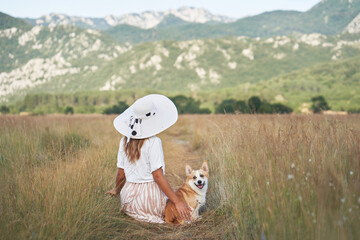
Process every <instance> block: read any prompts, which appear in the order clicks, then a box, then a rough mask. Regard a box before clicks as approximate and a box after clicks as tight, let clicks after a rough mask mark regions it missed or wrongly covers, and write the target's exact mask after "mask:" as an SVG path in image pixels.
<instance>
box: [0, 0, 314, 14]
mask: <svg viewBox="0 0 360 240" xmlns="http://www.w3.org/2000/svg"><path fill="white" fill-rule="evenodd" d="M318 2H320V0H246V1H245V0H130V1H129V0H126V1H124V0H96V1H95V0H0V11H1V12H4V13H7V14H10V15H12V16H15V17H32V18H36V17H40V16H41V15H44V14H48V13H51V12H58V13H65V14H67V15H73V16H87V17H104V16H106V15H110V14H114V15H117V16H118V15H122V14H125V13H140V12H143V11H147V10H155V11H164V10H167V9H176V8H179V7H181V6H192V7H202V8H205V9H208V10H209V11H210V12H212V13H214V14H221V15H225V16H229V17H235V18H240V17H244V16H248V15H255V14H259V13H262V12H265V11H272V10H278V9H283V10H298V11H306V10H308V9H310V8H311V7H312V6H314V5H315V4H316V3H318Z"/></svg>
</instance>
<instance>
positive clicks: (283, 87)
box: [248, 56, 360, 110]
mask: <svg viewBox="0 0 360 240" xmlns="http://www.w3.org/2000/svg"><path fill="white" fill-rule="evenodd" d="M359 69H360V56H357V57H355V58H351V59H347V60H341V61H336V62H332V63H326V64H320V65H316V66H314V67H310V68H307V69H302V70H299V71H295V72H292V73H287V74H283V75H280V76H277V77H274V78H272V79H270V80H268V81H261V82H259V83H258V84H253V85H252V86H251V87H250V88H249V90H248V92H249V93H248V94H250V95H251V93H258V94H259V95H260V96H263V97H265V98H267V99H270V100H272V101H273V102H282V103H285V104H288V105H290V106H292V107H294V108H297V109H298V110H300V109H302V108H304V107H306V106H307V107H309V106H310V99H311V97H314V96H317V95H323V96H324V97H325V99H327V100H328V102H329V103H330V106H331V107H332V109H335V110H348V109H351V108H358V109H360V71H359Z"/></svg>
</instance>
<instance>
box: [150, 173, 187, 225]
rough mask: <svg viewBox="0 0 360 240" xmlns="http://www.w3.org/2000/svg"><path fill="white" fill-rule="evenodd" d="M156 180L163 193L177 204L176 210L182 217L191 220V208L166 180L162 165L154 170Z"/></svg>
mask: <svg viewBox="0 0 360 240" xmlns="http://www.w3.org/2000/svg"><path fill="white" fill-rule="evenodd" d="M152 175H153V177H154V180H155V182H156V183H157V185H158V186H159V188H160V189H161V191H162V192H163V193H165V195H166V196H167V197H168V198H169V199H170V201H172V202H173V203H174V204H175V207H176V210H177V211H178V212H179V214H180V217H181V218H182V219H185V220H190V212H191V208H190V207H189V206H188V205H186V204H185V203H184V202H182V201H181V200H180V199H179V198H178V197H177V196H176V194H175V193H174V191H173V190H172V189H171V187H170V185H169V182H168V181H167V180H166V178H165V176H164V174H163V170H162V167H161V168H159V169H158V170H155V171H153V172H152Z"/></svg>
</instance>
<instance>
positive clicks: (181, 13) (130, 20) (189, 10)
mask: <svg viewBox="0 0 360 240" xmlns="http://www.w3.org/2000/svg"><path fill="white" fill-rule="evenodd" d="M170 15H172V16H175V17H176V18H178V19H181V20H183V21H185V22H188V23H206V22H223V23H227V22H232V21H235V19H233V18H229V17H225V16H220V15H214V14H212V13H210V12H209V11H207V10H205V9H202V8H193V7H181V8H179V9H170V10H167V11H163V12H156V11H146V12H143V13H129V14H124V15H122V16H115V15H109V16H106V17H104V18H90V17H76V16H68V15H65V14H61V13H51V14H47V15H44V16H41V17H40V18H36V19H34V18H25V20H26V21H27V22H29V23H31V24H32V25H38V26H49V27H55V26H59V25H74V26H77V27H81V28H90V29H98V30H105V29H108V28H111V27H113V26H116V25H119V24H126V25H129V26H135V27H139V28H142V29H149V28H154V27H156V26H157V25H158V24H160V23H161V22H162V21H163V20H164V18H166V17H167V16H170Z"/></svg>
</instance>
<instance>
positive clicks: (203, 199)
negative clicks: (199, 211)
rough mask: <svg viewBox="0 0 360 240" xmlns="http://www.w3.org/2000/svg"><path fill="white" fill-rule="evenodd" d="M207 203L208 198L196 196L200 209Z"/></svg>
mask: <svg viewBox="0 0 360 240" xmlns="http://www.w3.org/2000/svg"><path fill="white" fill-rule="evenodd" d="M205 202H206V196H205V195H199V196H196V203H197V205H198V207H201V206H203V205H204V204H205Z"/></svg>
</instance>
